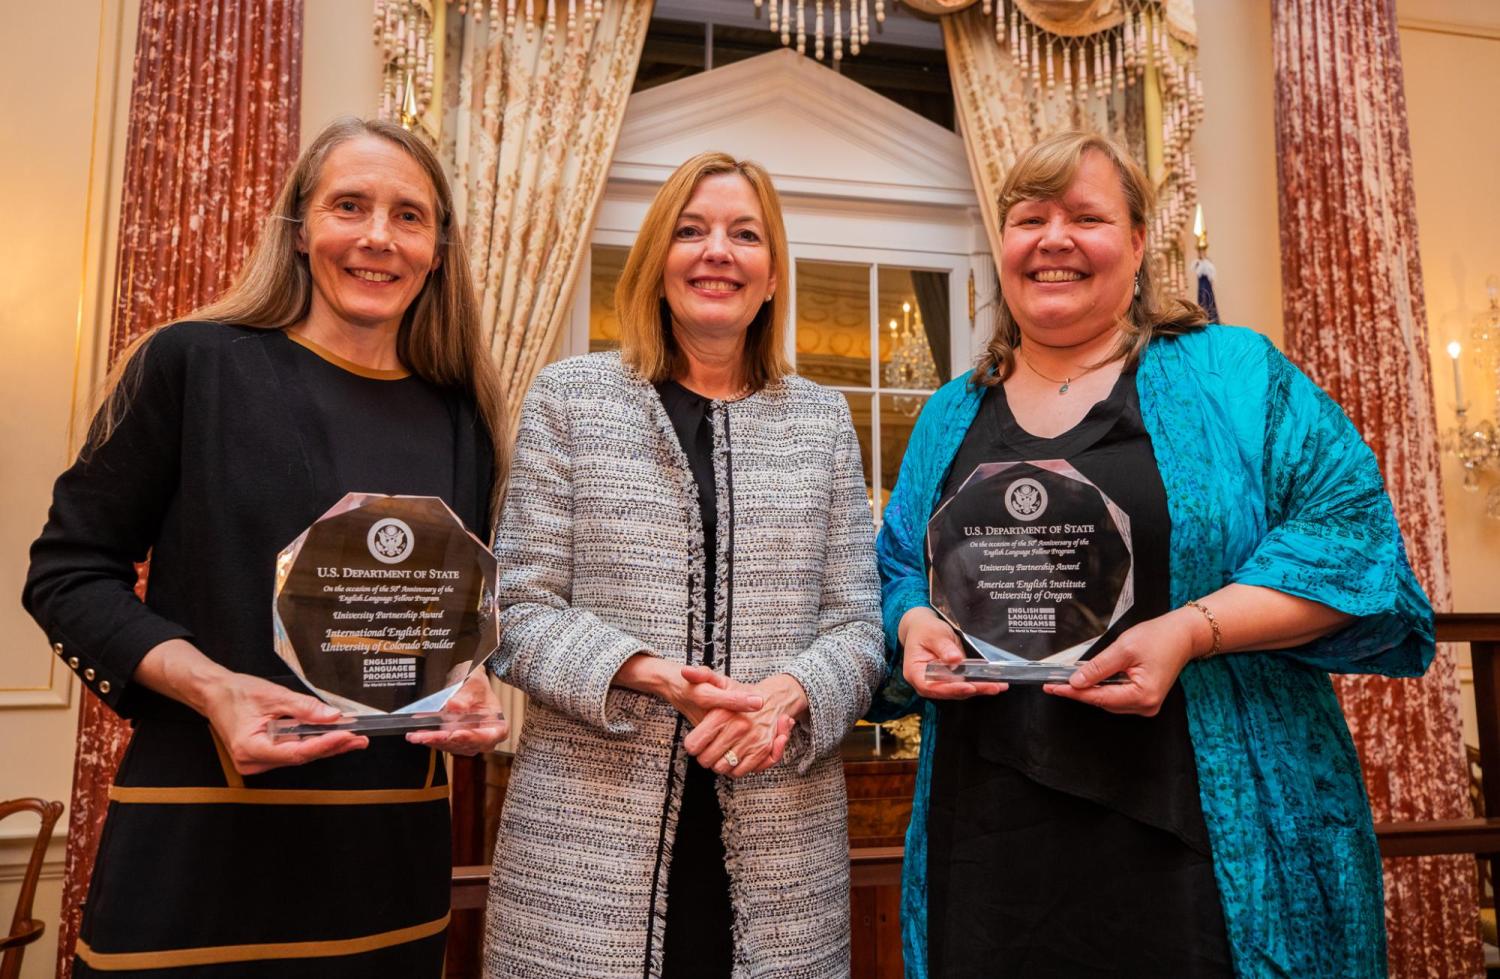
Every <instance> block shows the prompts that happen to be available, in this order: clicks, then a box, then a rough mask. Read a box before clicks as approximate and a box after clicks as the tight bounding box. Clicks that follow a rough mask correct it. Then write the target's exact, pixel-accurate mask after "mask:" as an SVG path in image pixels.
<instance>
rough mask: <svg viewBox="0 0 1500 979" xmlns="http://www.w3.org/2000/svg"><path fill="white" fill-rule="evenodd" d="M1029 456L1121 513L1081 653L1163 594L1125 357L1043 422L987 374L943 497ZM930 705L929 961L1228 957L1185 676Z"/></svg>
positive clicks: (1156, 531)
mask: <svg viewBox="0 0 1500 979" xmlns="http://www.w3.org/2000/svg"><path fill="white" fill-rule="evenodd" d="M1033 459H1035V460H1041V459H1062V460H1066V461H1067V462H1069V463H1070V464H1071V465H1072V466H1073V467H1074V468H1075V469H1077V470H1078V471H1079V472H1080V473H1081V474H1082V475H1083V476H1085V477H1086V478H1087V479H1089V480H1090V481H1091V482H1093V483H1094V484H1095V485H1096V486H1097V487H1098V488H1099V489H1100V490H1101V491H1102V492H1103V493H1104V494H1105V495H1106V496H1108V497H1109V498H1110V499H1111V500H1113V501H1114V503H1115V504H1117V505H1118V506H1119V507H1120V508H1121V509H1122V510H1124V511H1125V513H1126V514H1127V515H1128V516H1129V518H1130V527H1131V538H1132V545H1133V555H1134V562H1135V568H1134V570H1135V601H1134V604H1133V606H1132V607H1131V609H1130V610H1129V611H1128V612H1127V613H1126V614H1125V615H1124V616H1123V617H1122V619H1121V620H1120V621H1119V622H1118V623H1116V624H1115V625H1114V626H1113V627H1112V628H1110V629H1109V631H1108V632H1106V633H1105V634H1104V635H1103V636H1102V637H1100V638H1099V639H1098V640H1097V641H1096V642H1094V643H1093V644H1092V645H1091V647H1090V648H1089V649H1088V650H1087V651H1086V652H1085V654H1084V657H1085V658H1088V657H1091V656H1093V655H1095V654H1097V653H1098V652H1100V651H1102V650H1103V649H1105V648H1106V647H1107V646H1108V645H1109V644H1110V643H1111V642H1113V641H1114V639H1115V638H1116V637H1118V636H1119V635H1120V634H1121V633H1122V632H1124V631H1125V630H1126V629H1128V628H1130V627H1131V626H1133V625H1135V624H1136V623H1138V622H1142V621H1145V620H1147V619H1151V618H1154V617H1156V616H1159V615H1162V614H1164V613H1165V612H1167V611H1169V610H1170V608H1171V596H1170V593H1169V590H1168V589H1169V584H1168V583H1169V559H1170V558H1169V555H1170V551H1169V547H1170V542H1171V524H1170V518H1169V516H1168V512H1167V504H1166V494H1165V490H1164V488H1163V486H1162V481H1161V477H1160V474H1159V473H1158V471H1157V468H1156V461H1155V456H1154V454H1153V452H1152V447H1151V439H1150V436H1149V435H1148V433H1147V432H1146V429H1145V425H1144V424H1143V422H1142V420H1141V414H1140V405H1139V399H1138V397H1137V393H1136V388H1135V376H1134V372H1133V371H1126V372H1124V373H1122V375H1121V377H1120V379H1119V381H1118V382H1117V383H1116V384H1115V386H1114V388H1113V390H1112V391H1111V392H1110V394H1109V396H1108V397H1106V398H1105V399H1104V400H1103V401H1100V402H1099V403H1097V404H1095V405H1094V406H1093V408H1091V409H1090V410H1089V412H1088V414H1087V415H1086V416H1085V417H1084V419H1083V420H1082V421H1081V422H1079V424H1078V425H1076V426H1075V427H1074V428H1072V429H1071V430H1069V431H1067V432H1065V433H1063V434H1062V435H1060V436H1058V437H1056V438H1050V439H1048V438H1040V437H1038V436H1034V435H1032V434H1030V433H1028V432H1027V431H1025V430H1024V429H1023V428H1021V426H1020V425H1019V423H1018V422H1017V421H1016V419H1015V416H1014V414H1013V413H1012V412H1011V409H1010V405H1009V403H1008V401H1007V400H1006V395H1005V390H1004V388H1003V387H995V388H992V389H991V390H990V391H988V392H987V393H986V394H985V396H984V400H983V401H982V402H981V405H980V409H979V413H978V415H977V416H976V418H975V420H974V423H973V425H972V426H971V427H970V429H969V432H968V435H967V436H966V437H965V439H964V441H963V444H962V445H961V446H960V448H959V451H958V454H957V456H956V457H955V459H954V463H953V467H952V469H951V470H950V471H949V473H948V476H947V478H946V480H945V482H944V486H943V500H947V499H948V498H949V497H951V496H952V495H953V494H954V493H955V492H956V491H957V490H958V488H959V487H960V486H961V485H962V484H963V482H964V481H965V480H966V479H967V478H968V477H969V475H970V474H971V473H972V472H973V471H974V468H975V467H976V466H978V465H981V464H983V463H989V462H1010V461H1021V460H1033ZM996 505H997V506H1000V505H1002V504H1001V503H1000V502H999V501H998V500H997V502H996ZM996 522H997V523H998V522H1000V521H998V520H997V521H996ZM937 709H938V711H939V717H940V720H939V724H938V728H939V730H941V731H942V736H941V737H940V738H939V739H938V740H937V744H936V746H935V749H934V752H933V771H932V792H931V799H932V800H933V802H932V810H931V813H930V815H929V820H928V830H929V839H928V854H927V858H928V884H929V951H930V954H931V961H930V965H931V968H932V971H933V975H945V976H946V975H1006V976H1011V975H1015V976H1041V975H1094V974H1096V973H1095V971H1094V970H1096V969H1103V970H1105V971H1104V972H1099V973H1098V974H1106V973H1107V974H1111V975H1115V974H1120V975H1125V974H1129V975H1135V974H1156V975H1176V976H1198V975H1225V974H1228V973H1227V967H1228V958H1227V956H1228V948H1227V944H1226V940H1225V938H1224V931H1223V921H1222V913H1221V911H1220V909H1219V901H1218V892H1217V887H1216V885H1215V883H1214V880H1213V874H1212V862H1211V858H1210V854H1209V847H1208V836H1207V829H1206V827H1205V825H1204V821H1203V811H1202V806H1201V803H1200V802H1199V798H1198V779H1197V768H1196V763H1195V759H1194V756H1193V749H1192V743H1191V741H1190V740H1189V737H1188V728H1187V711H1186V704H1185V701H1184V698H1183V693H1182V688H1181V686H1180V685H1176V686H1174V687H1173V689H1172V691H1171V693H1170V694H1169V696H1168V697H1167V699H1166V701H1165V703H1164V704H1163V705H1162V709H1161V711H1160V712H1159V713H1158V714H1157V715H1156V716H1155V717H1150V718H1146V717H1136V716H1128V715H1120V714H1112V713H1109V712H1107V711H1104V710H1100V709H1099V708H1097V707H1093V706H1090V705H1087V704H1081V703H1077V702H1075V701H1070V700H1066V699H1063V698H1060V697H1055V696H1052V695H1049V694H1046V693H1043V692H1042V690H1041V689H1040V688H1039V687H1031V686H1020V685H1013V686H1012V687H1011V688H1010V689H1009V690H1008V691H1006V692H1005V693H1002V694H999V695H996V696H993V697H976V698H973V699H971V700H965V701H942V702H938V708H937ZM1080 919H1082V920H1080ZM976 931H982V932H983V933H984V934H985V937H984V938H983V939H978V938H976V936H975V933H976ZM1002 965H1003V967H1002ZM1119 969H1123V970H1124V971H1109V970H1119Z"/></svg>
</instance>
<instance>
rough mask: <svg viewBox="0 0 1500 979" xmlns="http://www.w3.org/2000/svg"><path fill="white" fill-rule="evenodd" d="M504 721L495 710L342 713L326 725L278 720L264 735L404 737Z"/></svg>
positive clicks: (286, 737) (274, 737) (293, 738)
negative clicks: (337, 733) (353, 734)
mask: <svg viewBox="0 0 1500 979" xmlns="http://www.w3.org/2000/svg"><path fill="white" fill-rule="evenodd" d="M504 719H505V715H504V714H501V713H500V712H499V711H478V712H476V713H472V714H441V713H438V712H437V711H429V712H424V713H414V714H345V715H344V716H343V717H341V718H339V719H338V720H336V721H333V722H331V723H328V724H302V723H300V722H298V721H294V720H292V719H291V718H282V719H280V720H275V721H272V722H271V723H270V724H268V725H266V733H267V734H269V735H270V736H271V740H272V741H296V740H300V739H303V738H315V737H317V736H318V735H320V734H331V733H333V732H334V731H352V732H354V733H355V734H364V735H368V736H370V737H379V736H381V735H384V734H405V733H406V732H408V731H467V730H469V729H471V728H476V727H485V726H486V725H490V724H498V723H500V722H501V721H503V720H504Z"/></svg>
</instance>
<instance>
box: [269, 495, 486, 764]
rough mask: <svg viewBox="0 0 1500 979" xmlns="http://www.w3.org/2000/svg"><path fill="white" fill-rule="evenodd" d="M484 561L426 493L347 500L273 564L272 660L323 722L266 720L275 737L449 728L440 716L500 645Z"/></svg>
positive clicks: (466, 722)
mask: <svg viewBox="0 0 1500 979" xmlns="http://www.w3.org/2000/svg"><path fill="white" fill-rule="evenodd" d="M496 578H497V572H496V563H495V556H494V555H493V554H491V553H490V550H489V548H487V547H485V546H484V544H483V543H481V542H480V540H479V539H478V538H477V537H475V536H474V535H473V534H471V533H469V531H468V529H467V528H465V527H464V524H463V521H462V520H460V519H459V518H458V515H457V514H455V513H454V512H453V511H452V510H450V509H449V508H448V505H447V504H446V503H444V502H443V501H442V500H440V499H438V498H437V497H432V496H382V495H378V494H374V493H350V494H348V495H346V496H345V497H344V498H343V499H342V500H340V501H339V502H338V503H337V504H335V505H334V506H333V508H332V509H330V510H329V511H328V512H327V513H325V514H323V516H321V517H319V518H318V520H317V521H316V522H314V523H313V525H312V526H311V527H309V528H308V529H307V530H305V531H304V532H303V533H302V535H301V536H300V537H298V538H297V539H296V540H295V541H293V542H292V543H291V544H290V545H288V546H287V548H286V549H285V550H283V551H282V552H281V553H280V554H279V555H278V556H277V558H276V597H275V601H274V608H273V619H274V622H275V627H276V633H275V639H276V652H277V653H278V654H279V655H280V656H281V658H282V659H283V660H285V661H286V663H287V665H289V666H290V667H291V668H292V671H293V672H295V673H296V674H297V676H298V677H299V678H300V679H301V680H302V682H303V683H305V684H306V685H307V686H308V687H309V688H310V689H311V690H312V691H313V692H314V693H315V694H317V695H318V696H319V697H320V698H322V699H323V700H324V701H325V702H327V703H329V704H332V705H333V706H335V707H337V708H339V709H340V710H341V711H343V712H344V716H343V718H341V719H340V720H339V721H336V722H334V723H332V724H299V723H298V722H296V721H294V720H291V719H283V720H279V721H273V722H272V723H271V726H270V728H269V733H270V734H271V736H272V737H273V738H276V739H278V740H281V739H285V738H294V737H310V736H313V735H317V734H325V733H327V732H329V731H355V732H358V733H361V734H381V733H391V734H396V733H404V732H406V731H414V730H422V729H433V728H441V729H443V730H455V729H460V728H466V727H477V726H479V725H482V724H493V723H495V722H497V721H498V720H499V719H500V715H499V714H498V713H494V712H486V713H469V714H459V715H454V714H443V713H441V711H442V709H443V707H444V705H446V704H447V702H448V700H449V698H451V697H452V696H453V694H454V693H455V692H457V690H458V688H459V687H460V686H462V685H463V682H464V681H465V680H466V679H468V677H469V675H470V674H471V673H472V672H473V671H475V670H480V669H483V667H484V663H485V661H486V660H488V659H489V657H490V655H491V654H492V653H493V652H494V651H495V648H496V647H497V646H498V645H499V612H498V609H497V608H496V605H495V583H496Z"/></svg>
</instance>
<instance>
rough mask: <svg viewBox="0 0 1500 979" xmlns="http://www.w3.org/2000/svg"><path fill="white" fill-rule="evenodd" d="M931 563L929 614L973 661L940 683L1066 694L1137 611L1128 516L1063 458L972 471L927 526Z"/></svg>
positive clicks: (932, 670)
mask: <svg viewBox="0 0 1500 979" xmlns="http://www.w3.org/2000/svg"><path fill="white" fill-rule="evenodd" d="M927 557H928V567H929V572H928V585H929V588H930V591H931V602H932V607H933V608H934V609H936V610H937V612H938V614H940V615H941V616H942V617H943V618H944V619H946V620H947V621H948V624H949V625H951V626H953V628H954V630H955V631H956V632H958V634H959V635H960V636H961V637H963V641H964V644H965V646H967V647H968V649H969V650H970V651H971V653H972V655H971V656H970V658H969V659H966V660H965V661H964V662H963V663H961V664H959V665H957V666H952V667H950V666H947V665H944V664H941V663H933V664H930V665H929V666H928V667H927V675H928V676H929V677H931V678H933V679H939V678H941V679H963V680H981V681H1004V682H1009V683H1066V682H1067V679H1068V677H1069V676H1070V675H1072V673H1073V671H1074V669H1075V667H1076V665H1077V663H1078V661H1079V659H1081V658H1082V657H1083V655H1084V654H1085V653H1086V652H1088V650H1089V648H1090V647H1091V646H1093V644H1094V643H1095V642H1096V641H1097V640H1098V639H1099V638H1100V637H1101V636H1103V635H1104V634H1105V633H1106V632H1108V631H1109V630H1110V628H1111V627H1112V626H1114V625H1115V623H1117V622H1119V621H1120V619H1121V618H1122V617H1124V615H1125V614H1126V613H1127V612H1129V611H1130V608H1131V606H1132V605H1133V604H1134V602H1135V567H1134V564H1135V562H1134V559H1133V554H1132V548H1131V543H1130V517H1129V515H1127V514H1126V513H1125V511H1124V510H1122V509H1120V507H1118V506H1116V505H1115V503H1114V501H1112V500H1111V499H1110V498H1109V497H1108V496H1106V495H1104V493H1103V492H1102V491H1101V490H1100V489H1099V488H1098V487H1097V486H1095V485H1094V484H1093V483H1092V482H1090V481H1089V480H1088V478H1087V477H1085V476H1084V475H1083V474H1082V473H1080V472H1079V471H1078V470H1077V469H1075V468H1073V466H1071V465H1070V464H1069V463H1068V462H1067V461H1065V460H1061V459H1042V460H1031V461H1027V462H995V463H986V464H984V465H980V466H977V467H975V469H974V471H973V472H972V473H970V474H969V476H968V478H967V479H965V480H964V482H963V484H962V485H961V486H960V487H959V489H958V491H957V492H956V493H954V494H953V495H952V496H951V497H950V498H949V499H948V500H947V501H946V502H944V503H943V504H942V506H940V507H938V509H937V512H935V513H934V514H933V515H932V518H931V519H930V520H928V522H927ZM1112 679H1115V678H1112ZM1106 682H1109V681H1106ZM1115 682H1119V681H1118V679H1115Z"/></svg>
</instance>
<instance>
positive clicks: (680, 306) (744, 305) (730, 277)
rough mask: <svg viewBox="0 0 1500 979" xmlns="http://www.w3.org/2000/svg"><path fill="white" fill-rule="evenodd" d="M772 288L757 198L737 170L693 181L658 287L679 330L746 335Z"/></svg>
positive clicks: (711, 335) (700, 334)
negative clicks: (691, 191)
mask: <svg viewBox="0 0 1500 979" xmlns="http://www.w3.org/2000/svg"><path fill="white" fill-rule="evenodd" d="M775 288H776V276H775V274H774V273H773V272H772V270H771V249H770V244H769V239H768V236H767V233H766V226H765V215H764V214H763V213H762V211H761V207H760V198H759V197H757V196H756V193H755V189H754V188H753V187H751V186H750V181H748V180H746V179H745V178H744V177H742V176H740V175H739V174H738V173H715V174H710V175H709V176H706V177H704V178H703V179H702V180H700V181H698V185H697V186H696V187H694V188H693V194H692V196H691V197H690V198H688V202H687V204H685V205H684V206H683V208H682V213H681V214H679V215H678V216H677V224H676V226H675V228H674V229H673V231H672V244H671V247H670V248H668V249H667V258H666V264H665V267H664V268H663V269H662V290H663V292H664V293H665V295H666V299H667V305H668V306H670V307H671V309H672V328H673V330H674V331H675V332H677V333H678V334H679V336H682V335H686V336H690V337H697V338H703V339H720V338H723V337H726V336H733V335H736V334H737V335H739V336H741V337H743V336H744V335H745V331H746V330H747V329H748V328H749V326H750V323H751V321H752V320H754V318H755V314H756V313H757V312H759V311H760V308H761V304H762V303H764V302H765V301H766V299H767V298H768V297H769V296H770V295H771V293H772V292H773V291H774V290H775Z"/></svg>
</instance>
